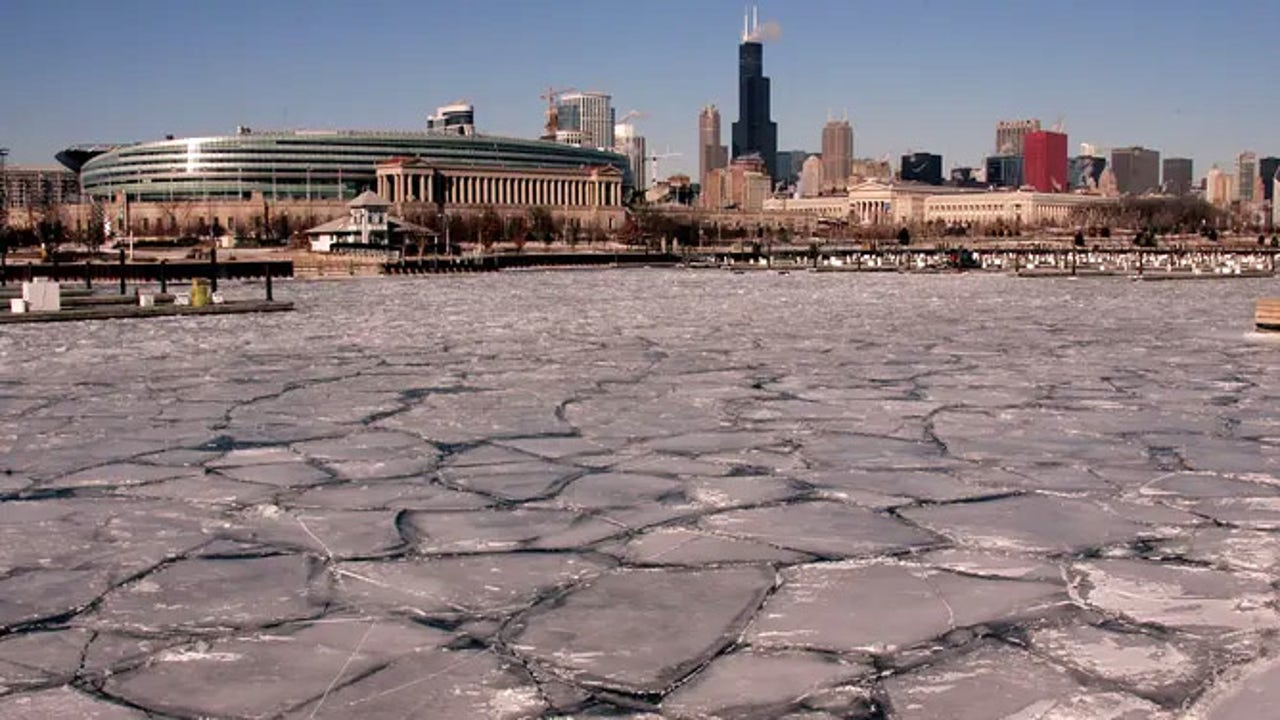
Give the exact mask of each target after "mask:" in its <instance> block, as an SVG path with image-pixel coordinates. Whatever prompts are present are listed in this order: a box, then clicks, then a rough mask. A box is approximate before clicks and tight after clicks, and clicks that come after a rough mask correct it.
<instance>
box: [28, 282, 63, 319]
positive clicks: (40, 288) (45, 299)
mask: <svg viewBox="0 0 1280 720" xmlns="http://www.w3.org/2000/svg"><path fill="white" fill-rule="evenodd" d="M22 299H23V300H25V301H26V303H27V310H30V311H31V312H49V311H53V312H57V311H59V310H61V309H62V295H61V289H60V288H59V286H58V283H56V282H50V281H49V280H44V279H40V278H37V279H35V280H32V281H31V282H24V283H22Z"/></svg>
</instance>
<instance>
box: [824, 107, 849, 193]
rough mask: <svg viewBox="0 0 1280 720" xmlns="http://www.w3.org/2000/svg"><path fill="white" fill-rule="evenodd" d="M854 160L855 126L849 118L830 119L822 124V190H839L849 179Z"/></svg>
mask: <svg viewBox="0 0 1280 720" xmlns="http://www.w3.org/2000/svg"><path fill="white" fill-rule="evenodd" d="M852 162H853V127H852V126H851V125H850V124H849V121H848V120H828V121H827V124H826V125H823V126H822V190H823V192H828V191H830V192H839V191H842V190H844V189H845V187H846V185H847V183H848V180H849V170H850V164H851V163H852Z"/></svg>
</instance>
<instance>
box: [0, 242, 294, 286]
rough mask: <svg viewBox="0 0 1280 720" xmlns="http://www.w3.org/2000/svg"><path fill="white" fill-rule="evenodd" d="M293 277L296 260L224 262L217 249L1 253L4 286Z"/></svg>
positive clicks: (215, 282)
mask: <svg viewBox="0 0 1280 720" xmlns="http://www.w3.org/2000/svg"><path fill="white" fill-rule="evenodd" d="M287 277H293V261H292V260H232V261H230V262H220V261H219V260H218V252H217V250H216V249H215V250H213V251H211V252H210V253H209V259H208V260H179V261H176V262H169V261H167V260H161V261H159V262H127V261H126V259H125V254H124V250H121V251H120V254H119V258H118V260H117V261H116V262H78V263H56V262H39V263H36V262H26V263H9V262H5V258H4V256H3V255H0V287H5V286H7V285H13V284H21V283H23V282H30V281H31V280H34V279H35V278H45V279H48V280H54V281H57V282H62V283H77V284H83V286H84V287H86V288H89V289H92V288H93V287H94V285H95V284H98V285H101V284H104V283H110V282H115V283H119V286H120V293H121V294H122V295H123V294H124V293H125V286H126V285H127V284H128V283H144V282H146V283H156V284H158V285H160V292H162V293H163V292H166V291H167V290H168V284H169V283H170V282H185V281H189V280H194V279H197V278H200V279H205V280H208V281H209V283H210V285H211V286H212V287H213V289H214V290H215V291H216V290H217V289H218V281H219V280H251V279H257V278H267V279H269V278H276V279H279V278H287Z"/></svg>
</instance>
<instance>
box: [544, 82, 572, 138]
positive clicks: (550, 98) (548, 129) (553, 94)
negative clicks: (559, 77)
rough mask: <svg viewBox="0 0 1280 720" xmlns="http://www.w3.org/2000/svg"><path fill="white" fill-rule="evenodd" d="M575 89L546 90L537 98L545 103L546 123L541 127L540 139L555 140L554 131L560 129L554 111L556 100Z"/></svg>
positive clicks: (556, 113)
mask: <svg viewBox="0 0 1280 720" xmlns="http://www.w3.org/2000/svg"><path fill="white" fill-rule="evenodd" d="M574 90H575V88H553V87H549V88H547V91H546V92H545V93H543V94H541V95H539V96H538V97H540V98H542V99H543V100H546V101H547V123H546V125H544V126H543V133H542V139H543V140H555V139H556V130H559V129H560V116H559V112H558V111H557V110H556V99H557V98H559V97H560V96H561V95H563V94H565V93H570V92H574Z"/></svg>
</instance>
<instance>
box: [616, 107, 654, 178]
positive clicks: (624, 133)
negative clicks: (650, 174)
mask: <svg viewBox="0 0 1280 720" xmlns="http://www.w3.org/2000/svg"><path fill="white" fill-rule="evenodd" d="M613 142H614V145H613V151H614V152H616V153H618V154H619V155H626V156H627V164H628V165H630V166H631V179H632V182H634V183H635V185H634V187H635V189H636V190H641V191H643V190H645V189H647V188H648V187H649V183H648V182H647V181H646V180H647V179H646V178H645V171H644V161H645V156H646V155H647V154H648V153H647V148H646V143H645V139H644V136H643V135H641V134H639V133H638V132H636V126H635V125H632V124H631V123H629V122H622V123H618V124H617V125H614V126H613ZM654 179H655V180H656V179H657V178H654Z"/></svg>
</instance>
